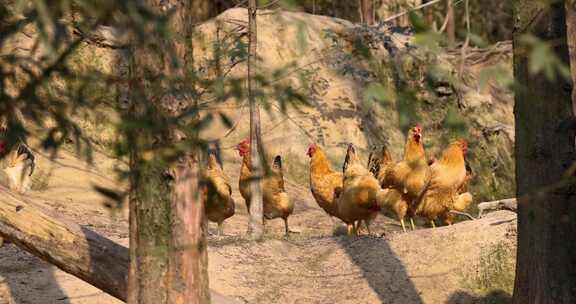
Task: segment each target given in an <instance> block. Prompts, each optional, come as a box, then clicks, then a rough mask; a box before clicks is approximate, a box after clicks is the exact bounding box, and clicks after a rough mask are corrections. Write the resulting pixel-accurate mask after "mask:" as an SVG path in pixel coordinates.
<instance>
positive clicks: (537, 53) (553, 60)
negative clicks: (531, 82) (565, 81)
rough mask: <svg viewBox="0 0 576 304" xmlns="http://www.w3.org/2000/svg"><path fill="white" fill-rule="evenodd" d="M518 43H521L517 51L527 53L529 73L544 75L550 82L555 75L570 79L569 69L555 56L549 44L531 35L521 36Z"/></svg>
mask: <svg viewBox="0 0 576 304" xmlns="http://www.w3.org/2000/svg"><path fill="white" fill-rule="evenodd" d="M519 41H520V42H521V43H522V45H521V46H519V49H520V50H525V51H526V52H527V54H526V55H527V56H528V60H529V62H528V69H529V71H530V73H532V74H538V73H544V75H546V77H547V78H548V79H549V80H550V81H553V80H554V79H556V76H557V75H560V76H561V77H564V78H570V68H569V67H568V66H567V65H566V64H564V63H563V62H562V61H561V60H560V58H558V57H557V56H556V55H555V52H554V49H553V45H552V44H551V42H547V41H543V40H541V39H539V38H538V37H535V36H532V35H523V36H522V37H520V39H519Z"/></svg>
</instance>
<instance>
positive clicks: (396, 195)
mask: <svg viewBox="0 0 576 304" xmlns="http://www.w3.org/2000/svg"><path fill="white" fill-rule="evenodd" d="M394 166H395V163H394V160H393V158H392V154H391V153H390V150H389V149H388V146H386V145H383V146H382V150H381V152H380V157H377V156H375V155H374V153H370V156H369V157H368V168H369V169H370V172H371V173H372V174H373V175H374V176H375V177H376V178H377V179H378V181H379V183H380V186H381V187H382V188H383V189H387V190H386V191H381V192H380V193H379V195H378V197H377V201H378V204H379V206H380V208H382V209H388V210H391V211H393V212H394V213H395V214H396V216H397V217H398V221H400V224H401V225H402V230H404V232H406V225H405V224H404V218H405V217H406V213H407V212H408V202H407V201H406V200H407V198H406V197H405V196H406V195H405V194H403V193H401V192H400V191H398V190H397V189H394V188H392V184H391V183H390V180H391V178H390V175H391V174H392V170H393V168H394Z"/></svg>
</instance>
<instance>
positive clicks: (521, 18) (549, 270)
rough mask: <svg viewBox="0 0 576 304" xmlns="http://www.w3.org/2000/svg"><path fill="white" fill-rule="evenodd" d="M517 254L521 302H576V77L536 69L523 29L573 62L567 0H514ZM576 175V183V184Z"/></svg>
mask: <svg viewBox="0 0 576 304" xmlns="http://www.w3.org/2000/svg"><path fill="white" fill-rule="evenodd" d="M514 22H515V33H514V76H515V78H516V80H517V81H518V83H519V85H520V88H519V89H518V90H517V91H516V95H515V106H514V113H515V117H516V148H515V152H516V184H517V197H518V254H517V267H516V282H515V286H514V303H517V304H530V303H539V304H546V303H550V304H552V303H555V304H564V303H566V304H568V303H576V283H575V282H576V254H574V253H575V252H576V208H574V202H576V197H575V189H574V184H573V182H574V181H573V179H574V176H573V172H572V173H571V174H570V175H571V176H568V174H567V170H568V169H569V168H570V166H571V165H573V164H574V161H575V152H576V151H575V148H574V135H575V132H574V129H573V128H567V127H565V125H566V124H565V122H566V121H570V120H573V119H574V112H573V109H572V101H571V91H572V82H571V81H570V79H564V78H562V77H560V76H557V78H556V79H555V80H550V79H548V78H547V77H545V75H543V74H542V73H539V74H536V75H535V74H531V73H530V71H529V68H528V66H529V58H528V57H527V55H528V54H529V52H527V51H526V49H525V48H524V47H525V46H524V45H523V44H522V43H521V35H523V34H528V33H529V34H532V35H535V36H536V37H538V38H540V39H542V40H543V41H545V42H548V43H550V45H551V46H552V47H553V51H554V54H555V55H556V56H558V58H559V59H560V60H561V61H562V62H563V63H564V64H569V56H568V47H567V43H566V25H565V9H564V1H539V0H517V1H516V2H515V16H514ZM570 182H572V184H570Z"/></svg>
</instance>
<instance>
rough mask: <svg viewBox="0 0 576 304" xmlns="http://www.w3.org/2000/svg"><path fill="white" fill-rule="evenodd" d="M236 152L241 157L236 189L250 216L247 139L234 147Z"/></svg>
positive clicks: (250, 196) (248, 147) (250, 194)
mask: <svg viewBox="0 0 576 304" xmlns="http://www.w3.org/2000/svg"><path fill="white" fill-rule="evenodd" d="M236 150H238V154H240V157H242V167H241V168H240V179H239V181H238V189H239V190H240V194H241V195H242V198H244V202H245V203H246V209H247V211H248V214H250V199H251V198H252V193H251V192H250V180H251V178H252V173H251V171H250V141H249V140H248V139H245V140H243V141H241V142H240V143H239V144H238V145H236Z"/></svg>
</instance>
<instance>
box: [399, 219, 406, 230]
mask: <svg viewBox="0 0 576 304" xmlns="http://www.w3.org/2000/svg"><path fill="white" fill-rule="evenodd" d="M400 224H402V230H404V232H406V225H404V219H403V218H402V219H400Z"/></svg>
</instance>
